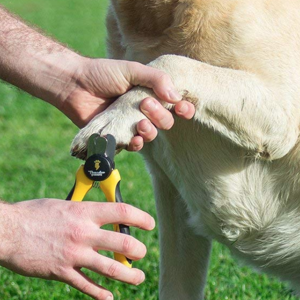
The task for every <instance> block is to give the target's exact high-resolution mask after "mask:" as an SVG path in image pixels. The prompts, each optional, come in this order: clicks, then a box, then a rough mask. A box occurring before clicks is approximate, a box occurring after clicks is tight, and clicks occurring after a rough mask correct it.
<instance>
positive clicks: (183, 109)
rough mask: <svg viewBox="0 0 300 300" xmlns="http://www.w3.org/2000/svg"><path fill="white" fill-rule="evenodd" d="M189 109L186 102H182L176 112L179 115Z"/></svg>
mask: <svg viewBox="0 0 300 300" xmlns="http://www.w3.org/2000/svg"><path fill="white" fill-rule="evenodd" d="M188 110H189V108H188V105H187V104H186V103H184V104H182V105H181V107H180V109H179V111H178V113H179V114H181V115H184V114H185V113H187V112H188Z"/></svg>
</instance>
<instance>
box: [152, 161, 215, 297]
mask: <svg viewBox="0 0 300 300" xmlns="http://www.w3.org/2000/svg"><path fill="white" fill-rule="evenodd" d="M150 168H151V170H150V171H151V173H152V174H155V175H153V176H152V178H153V179H152V180H153V184H154V190H155V197H156V205H157V211H158V219H159V232H160V239H159V240H160V252H161V256H160V298H159V299H160V300H170V299H172V300H183V299H189V300H200V299H203V297H204V295H203V294H204V286H205V283H206V275H207V268H208V261H209V256H210V249H211V241H209V240H207V239H206V238H204V237H201V236H199V235H196V234H195V233H194V231H193V229H192V228H191V227H190V226H189V224H188V218H189V216H188V212H187V209H186V207H185V204H184V200H183V199H182V197H181V196H180V195H179V193H178V191H177V189H176V188H175V187H174V185H173V184H172V183H171V182H170V180H169V179H168V177H167V176H166V175H165V174H164V172H163V170H162V169H161V168H160V167H159V166H158V164H156V165H155V163H153V164H152V163H151V166H150Z"/></svg>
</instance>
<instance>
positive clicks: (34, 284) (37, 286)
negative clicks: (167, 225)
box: [0, 0, 296, 300]
mask: <svg viewBox="0 0 300 300" xmlns="http://www.w3.org/2000/svg"><path fill="white" fill-rule="evenodd" d="M1 3H2V5H4V6H5V7H7V8H9V9H10V10H12V11H13V12H15V13H17V14H19V15H20V16H22V17H23V18H24V19H25V20H27V21H28V22H29V23H32V24H35V25H36V26H38V27H40V28H42V30H44V31H45V32H47V33H48V34H50V35H51V36H53V37H54V38H56V39H58V40H59V41H61V42H63V43H65V44H66V45H68V46H69V47H71V48H73V49H75V50H76V51H78V52H80V53H82V54H84V55H86V56H91V57H104V56H105V45H104V44H105V28H104V19H105V9H106V6H107V1H106V0H73V1H63V0H51V1H50V0H43V1H41V0H22V1H15V0H2V1H1ZM0 132H1V135H0V149H1V155H0V179H1V181H0V197H1V198H2V199H6V200H7V201H10V202H16V201H22V200H25V199H34V198H42V197H52V198H61V199H64V198H65V197H66V195H67V194H68V192H69V190H70V188H71V187H72V185H73V180H74V174H75V171H76V169H77V167H78V165H79V164H80V162H79V161H78V160H76V159H74V158H71V157H70V155H69V145H70V143H71V141H72V138H73V136H74V135H75V134H76V133H77V128H76V127H75V126H74V125H73V124H72V123H71V122H70V121H69V120H67V119H66V118H65V117H64V116H63V115H62V114H61V113H60V112H59V111H57V110H56V109H55V108H53V107H51V106H49V105H48V104H45V103H43V102H42V101H40V100H37V99H34V98H32V97H31V96H28V95H26V94H25V93H22V92H21V91H18V90H17V89H15V88H12V87H11V86H9V85H7V84H4V83H1V84H0ZM116 163H117V167H118V169H119V170H120V173H121V175H122V178H123V181H122V187H121V188H122V194H123V198H124V199H125V200H126V202H129V203H131V204H133V205H135V206H137V207H140V208H142V209H143V210H146V211H148V212H150V213H151V214H152V215H154V216H155V204H154V199H153V193H152V189H151V184H150V180H149V177H148V175H147V173H146V171H145V168H144V166H143V162H142V159H141V157H140V156H139V155H138V154H132V153H127V152H122V153H121V154H120V155H118V157H117V159H116ZM89 199H90V200H94V201H98V200H100V201H103V200H104V199H103V196H102V195H101V193H100V192H99V191H97V190H94V191H92V192H91V193H90V194H89ZM132 233H133V235H134V236H136V237H137V238H138V239H140V240H141V241H143V242H144V243H145V244H146V245H147V247H148V254H147V256H146V258H145V259H143V260H142V261H140V262H136V263H135V264H134V265H135V266H136V267H139V268H141V269H143V270H144V271H145V273H146V277H147V279H146V282H145V283H144V284H142V285H141V286H139V287H132V286H127V285H125V284H121V283H119V282H116V281H112V280H108V279H105V278H102V277H101V276H99V275H96V274H91V273H89V274H90V275H91V276H92V277H93V278H94V279H95V280H96V281H97V282H99V283H100V284H103V285H104V286H105V287H106V288H108V289H110V290H111V291H113V293H114V295H115V299H116V300H117V299H122V300H142V299H146V300H154V299H158V292H157V290H158V260H159V250H158V232H157V230H154V231H153V232H151V233H146V234H145V233H144V232H141V231H140V230H134V229H133V230H132ZM178 271H179V272H180V270H178ZM0 299H1V300H17V299H18V300H44V299H47V300H65V299H70V300H75V299H76V300H81V299H90V298H89V297H87V296H84V295H82V294H80V293H79V292H77V291H76V290H74V289H72V288H70V287H68V286H67V285H65V284H62V283H58V282H50V281H44V280H39V279H32V278H25V277H22V276H19V275H15V274H13V273H12V272H10V271H7V270H6V269H4V268H0ZM206 299H207V300H221V299H230V300H231V299H232V300H233V299H238V300H279V299H280V300H287V299H290V300H293V299H296V298H295V297H293V296H291V294H290V293H289V291H288V289H287V288H286V286H285V285H283V284H281V283H279V282H277V281H276V280H275V279H270V278H269V277H267V276H265V275H258V274H255V273H253V272H252V271H251V270H250V269H248V268H246V267H240V266H239V265H238V264H237V263H236V261H235V260H233V259H232V258H231V256H230V254H229V253H228V251H227V250H226V249H225V248H224V247H222V246H220V245H218V244H217V243H215V244H214V249H213V255H212V261H211V266H210V274H209V279H208V285H207V289H206ZM170 300H172V299H170ZM182 300H186V299H182Z"/></svg>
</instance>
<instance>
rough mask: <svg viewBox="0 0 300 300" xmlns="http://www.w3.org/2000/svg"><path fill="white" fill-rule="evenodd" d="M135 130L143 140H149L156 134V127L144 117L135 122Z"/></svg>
mask: <svg viewBox="0 0 300 300" xmlns="http://www.w3.org/2000/svg"><path fill="white" fill-rule="evenodd" d="M137 132H138V134H139V135H140V136H141V137H142V138H143V141H144V142H151V141H153V140H154V139H155V138H156V136H157V129H156V128H155V126H154V125H153V124H152V123H151V122H150V121H149V120H147V119H144V120H142V121H140V122H139V123H138V124H137Z"/></svg>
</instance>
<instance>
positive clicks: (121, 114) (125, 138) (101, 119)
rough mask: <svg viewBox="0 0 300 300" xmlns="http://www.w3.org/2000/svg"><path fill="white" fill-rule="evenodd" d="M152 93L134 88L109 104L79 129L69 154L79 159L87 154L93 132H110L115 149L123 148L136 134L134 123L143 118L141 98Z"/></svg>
mask: <svg viewBox="0 0 300 300" xmlns="http://www.w3.org/2000/svg"><path fill="white" fill-rule="evenodd" d="M150 95H152V93H151V92H150V90H148V89H143V88H135V89H133V90H131V91H129V92H128V93H126V94H125V95H123V96H122V97H120V98H119V99H118V100H116V101H115V102H114V103H113V104H112V105H110V106H109V107H108V108H107V109H106V110H105V111H104V112H103V113H101V114H99V115H97V116H96V117H95V118H94V119H93V120H91V121H90V123H89V124H88V125H87V126H85V127H84V128H83V129H81V130H80V131H79V133H78V134H77V135H76V136H75V138H74V140H73V142H72V145H71V154H72V155H73V156H76V157H78V158H81V159H85V158H86V155H87V149H86V148H87V142H88V139H89V137H90V136H91V135H92V134H93V133H99V134H100V135H102V136H104V135H107V134H112V135H113V136H114V137H115V139H116V142H117V149H122V148H125V147H126V146H128V145H129V143H130V141H131V139H132V138H133V136H134V135H136V134H137V131H136V125H137V123H138V122H139V121H141V120H142V119H145V118H146V117H145V115H143V114H142V113H141V112H140V110H139V104H140V102H141V100H143V99H144V98H146V97H147V96H150Z"/></svg>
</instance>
